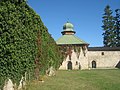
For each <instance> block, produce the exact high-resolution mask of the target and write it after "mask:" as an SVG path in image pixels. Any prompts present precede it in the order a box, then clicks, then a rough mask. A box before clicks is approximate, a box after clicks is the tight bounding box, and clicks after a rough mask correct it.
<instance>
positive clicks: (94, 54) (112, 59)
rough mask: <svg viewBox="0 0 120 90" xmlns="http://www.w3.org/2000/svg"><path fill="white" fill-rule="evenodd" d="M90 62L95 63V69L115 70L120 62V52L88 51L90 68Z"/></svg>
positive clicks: (90, 65)
mask: <svg viewBox="0 0 120 90" xmlns="http://www.w3.org/2000/svg"><path fill="white" fill-rule="evenodd" d="M92 61H95V62H96V68H115V67H116V65H117V64H118V63H119V61H120V51H88V63H89V67H90V68H92Z"/></svg>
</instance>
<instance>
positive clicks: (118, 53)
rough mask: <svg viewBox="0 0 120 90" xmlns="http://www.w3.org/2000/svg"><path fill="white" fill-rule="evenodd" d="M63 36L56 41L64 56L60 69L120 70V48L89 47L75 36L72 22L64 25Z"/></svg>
mask: <svg viewBox="0 0 120 90" xmlns="http://www.w3.org/2000/svg"><path fill="white" fill-rule="evenodd" d="M61 33H62V36H61V37H60V38H59V39H58V40H57V41H56V43H57V45H58V46H59V47H60V51H61V52H62V54H63V56H64V60H63V62H62V63H61V66H60V68H59V69H63V70H68V69H71V70H72V69H90V68H115V67H117V68H120V47H117V48H109V47H88V46H89V44H88V43H87V42H85V41H83V40H81V39H80V38H78V37H77V36H76V35H75V33H76V32H75V31H74V26H73V24H71V23H70V22H67V23H65V24H64V25H63V31H62V32H61Z"/></svg>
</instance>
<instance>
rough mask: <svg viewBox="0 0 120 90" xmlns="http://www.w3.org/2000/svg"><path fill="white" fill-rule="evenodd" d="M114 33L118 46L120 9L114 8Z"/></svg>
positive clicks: (119, 40)
mask: <svg viewBox="0 0 120 90" xmlns="http://www.w3.org/2000/svg"><path fill="white" fill-rule="evenodd" d="M115 13H116V16H115V34H116V46H117V47H120V9H116V10H115Z"/></svg>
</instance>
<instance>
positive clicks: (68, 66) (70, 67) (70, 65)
mask: <svg viewBox="0 0 120 90" xmlns="http://www.w3.org/2000/svg"><path fill="white" fill-rule="evenodd" d="M67 69H68V70H72V62H71V61H68V64H67Z"/></svg>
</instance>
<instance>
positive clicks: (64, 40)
mask: <svg viewBox="0 0 120 90" xmlns="http://www.w3.org/2000/svg"><path fill="white" fill-rule="evenodd" d="M56 43H57V44H58V45H64V44H88V43H86V42H85V41H83V40H81V39H79V38H78V37H76V36H75V35H63V36H61V37H60V38H59V39H58V40H57V41H56Z"/></svg>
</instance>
